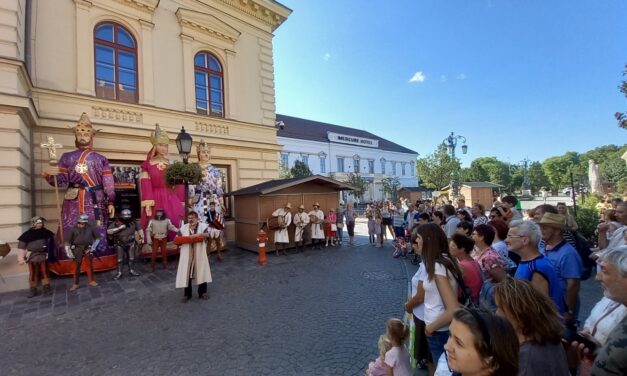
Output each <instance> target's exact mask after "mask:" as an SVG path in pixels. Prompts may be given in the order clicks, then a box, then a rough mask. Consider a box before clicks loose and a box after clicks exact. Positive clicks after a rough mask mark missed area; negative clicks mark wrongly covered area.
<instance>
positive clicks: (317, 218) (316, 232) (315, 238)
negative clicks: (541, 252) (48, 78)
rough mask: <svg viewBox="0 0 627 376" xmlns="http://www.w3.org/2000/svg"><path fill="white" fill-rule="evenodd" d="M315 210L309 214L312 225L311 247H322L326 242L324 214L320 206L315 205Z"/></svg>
mask: <svg viewBox="0 0 627 376" xmlns="http://www.w3.org/2000/svg"><path fill="white" fill-rule="evenodd" d="M313 208H314V209H313V210H312V211H310V212H309V223H311V247H312V248H314V247H316V246H317V247H318V248H320V247H321V244H322V241H323V240H324V229H323V228H322V225H323V223H324V212H323V211H322V210H320V204H318V203H317V202H316V203H315V204H313Z"/></svg>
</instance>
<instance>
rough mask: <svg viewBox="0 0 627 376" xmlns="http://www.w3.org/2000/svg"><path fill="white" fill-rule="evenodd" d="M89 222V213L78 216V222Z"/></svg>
mask: <svg viewBox="0 0 627 376" xmlns="http://www.w3.org/2000/svg"><path fill="white" fill-rule="evenodd" d="M87 222H89V216H88V215H87V214H81V215H79V216H78V223H87Z"/></svg>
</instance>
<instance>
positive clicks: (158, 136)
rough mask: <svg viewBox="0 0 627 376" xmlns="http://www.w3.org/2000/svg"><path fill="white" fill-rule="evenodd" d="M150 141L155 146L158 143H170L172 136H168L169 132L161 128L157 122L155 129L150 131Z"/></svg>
mask: <svg viewBox="0 0 627 376" xmlns="http://www.w3.org/2000/svg"><path fill="white" fill-rule="evenodd" d="M150 143H151V144H152V145H153V146H154V145H158V144H166V145H167V144H169V143H170V137H168V132H166V131H163V130H161V128H160V127H159V124H155V130H154V131H152V132H150Z"/></svg>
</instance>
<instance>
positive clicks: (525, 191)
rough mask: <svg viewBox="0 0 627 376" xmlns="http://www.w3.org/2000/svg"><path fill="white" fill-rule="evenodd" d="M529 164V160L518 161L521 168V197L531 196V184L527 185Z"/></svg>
mask: <svg viewBox="0 0 627 376" xmlns="http://www.w3.org/2000/svg"><path fill="white" fill-rule="evenodd" d="M529 162H531V161H530V160H529V158H525V159H523V160H522V161H520V164H521V165H522V167H523V182H522V189H521V190H522V194H523V196H525V195H529V196H531V184H530V183H529V174H528V171H529Z"/></svg>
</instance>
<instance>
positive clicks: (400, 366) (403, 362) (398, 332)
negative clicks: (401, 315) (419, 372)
mask: <svg viewBox="0 0 627 376" xmlns="http://www.w3.org/2000/svg"><path fill="white" fill-rule="evenodd" d="M385 326H386V336H387V337H388V339H389V340H390V342H391V343H392V348H391V349H390V350H388V352H386V353H385V359H384V362H385V365H387V366H388V375H392V376H411V365H410V357H409V351H407V347H405V342H407V339H408V338H409V327H408V326H407V325H405V324H404V323H403V322H402V321H401V320H399V319H389V320H388V322H387V323H386V325H385ZM389 371H391V373H390V372H389Z"/></svg>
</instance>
